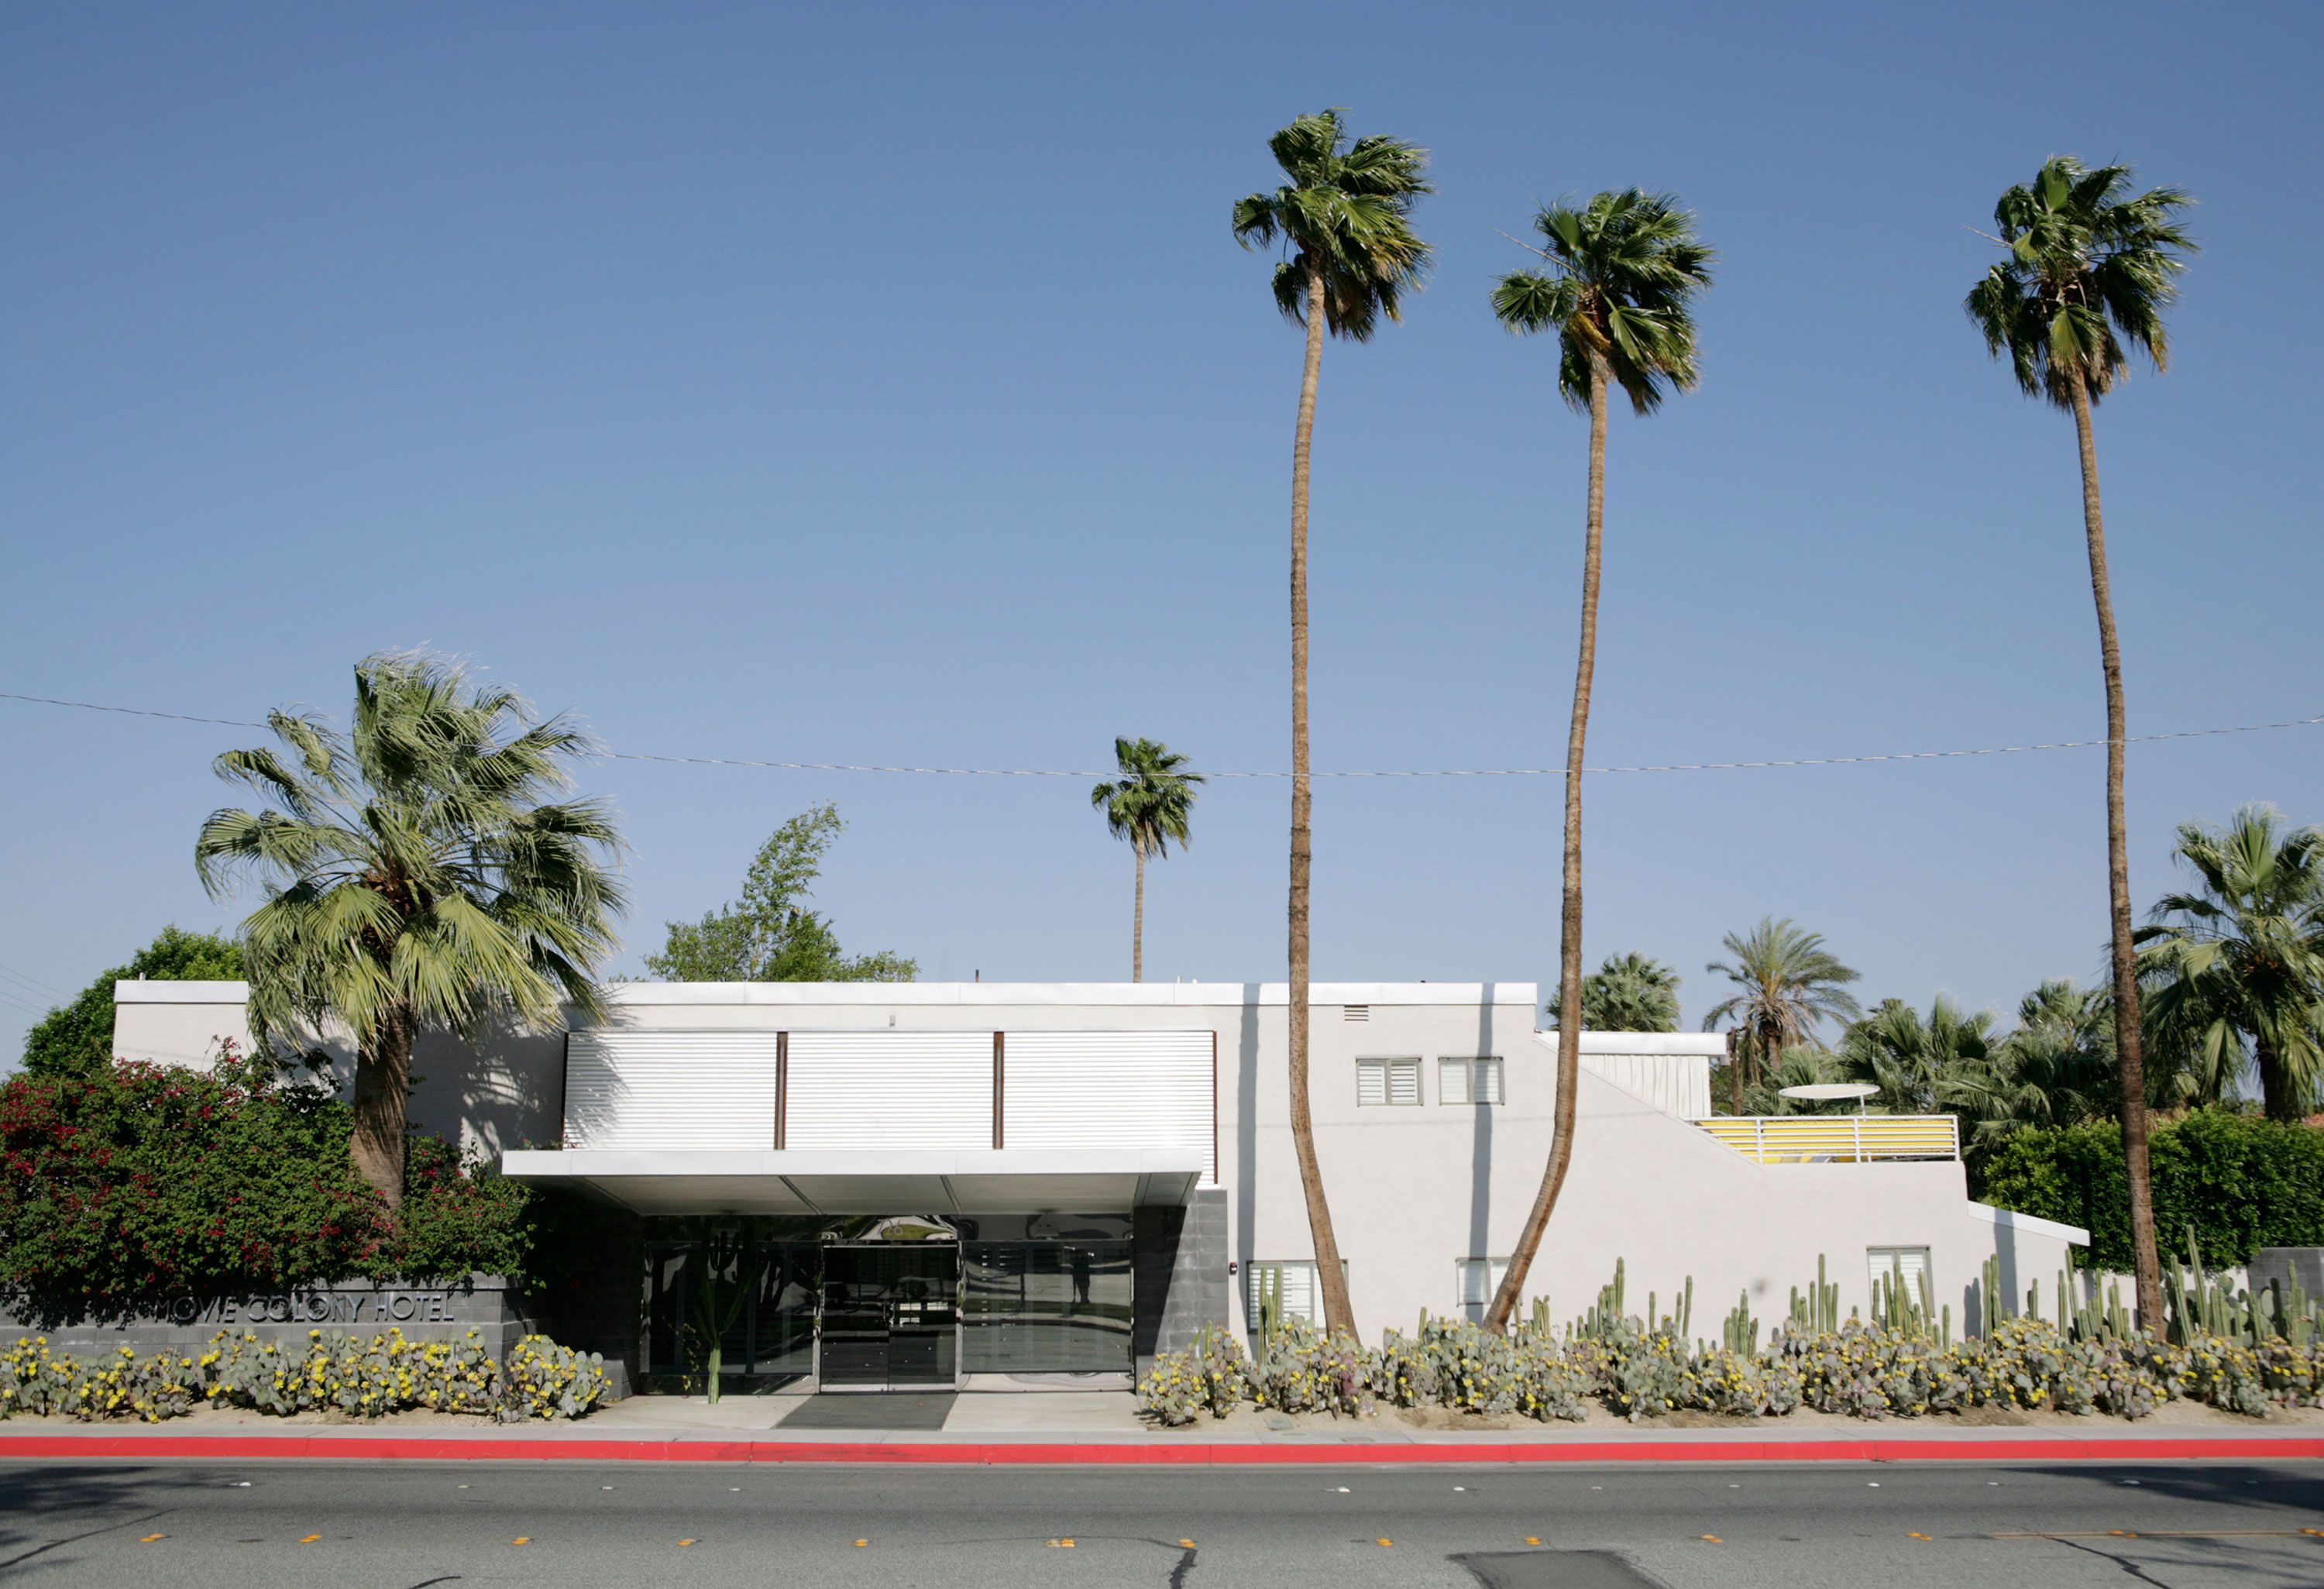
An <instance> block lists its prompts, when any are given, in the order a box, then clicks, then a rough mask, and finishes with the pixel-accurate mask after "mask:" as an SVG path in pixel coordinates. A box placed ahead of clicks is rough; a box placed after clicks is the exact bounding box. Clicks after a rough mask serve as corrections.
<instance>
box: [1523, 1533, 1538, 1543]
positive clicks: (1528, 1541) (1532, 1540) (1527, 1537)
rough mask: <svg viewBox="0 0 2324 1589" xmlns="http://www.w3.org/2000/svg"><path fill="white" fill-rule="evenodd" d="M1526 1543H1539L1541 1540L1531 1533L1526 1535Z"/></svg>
mask: <svg viewBox="0 0 2324 1589" xmlns="http://www.w3.org/2000/svg"><path fill="white" fill-rule="evenodd" d="M1540 1543H1541V1541H1540V1540H1538V1539H1536V1538H1534V1537H1533V1536H1532V1535H1531V1534H1527V1535H1526V1544H1528V1545H1538V1544H1540Z"/></svg>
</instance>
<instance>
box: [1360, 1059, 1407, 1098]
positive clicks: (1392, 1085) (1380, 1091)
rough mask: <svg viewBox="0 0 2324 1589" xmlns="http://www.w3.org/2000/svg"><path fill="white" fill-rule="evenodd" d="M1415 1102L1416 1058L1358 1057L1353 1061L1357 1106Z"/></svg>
mask: <svg viewBox="0 0 2324 1589" xmlns="http://www.w3.org/2000/svg"><path fill="white" fill-rule="evenodd" d="M1419 1102H1420V1061H1419V1060H1417V1059H1359V1060H1357V1061H1356V1103H1357V1104H1358V1106H1360V1107H1369V1106H1370V1105H1372V1104H1417V1103H1419Z"/></svg>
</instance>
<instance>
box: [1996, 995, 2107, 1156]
mask: <svg viewBox="0 0 2324 1589" xmlns="http://www.w3.org/2000/svg"><path fill="white" fill-rule="evenodd" d="M1995 1058H1996V1061H1997V1064H1998V1065H1999V1067H2001V1068H2002V1069H2004V1070H2005V1071H2006V1073H2007V1075H2008V1077H2009V1097H2008V1106H2007V1111H2006V1113H2007V1118H2008V1120H2009V1121H2010V1122H2014V1123H2016V1124H2024V1125H2080V1124H2082V1123H2084V1122H2089V1121H2093V1120H2103V1119H2107V1118H2109V1117H2111V1116H2113V1115H2115V1114H2116V1113H2119V1112H2120V1110H2121V1107H2122V1099H2121V1082H2120V1078H2119V1076H2118V1074H2117V1073H2116V1068H2115V1058H2114V1011H2113V1009H2112V1006H2111V1002H2110V1001H2109V1000H2108V999H2107V995H2106V993H2105V991H2104V990H2103V989H2098V988H2086V987H2080V986H2078V985H2076V984H2074V983H2072V982H2070V981H2068V980H2067V979H2065V978H2063V977H2051V978H2049V979H2047V980H2046V981H2044V982H2043V984H2042V985H2041V986H2039V987H2037V988H2035V989H2034V990H2033V992H2032V993H2028V994H2026V995H2025V996H2024V998H2023V999H2021V1000H2019V1001H2018V1003H2017V1028H2016V1030H2015V1031H2012V1032H2011V1033H2010V1034H2009V1035H2008V1036H2007V1037H2006V1038H2005V1039H2002V1041H2001V1044H2000V1046H1999V1047H1998V1049H1997V1050H1996V1054H1995Z"/></svg>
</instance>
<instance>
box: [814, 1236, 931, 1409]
mask: <svg viewBox="0 0 2324 1589" xmlns="http://www.w3.org/2000/svg"><path fill="white" fill-rule="evenodd" d="M959 1296H960V1248H959V1246H958V1245H957V1244H956V1243H951V1242H941V1243H938V1242H930V1243H880V1244H878V1245H863V1246H833V1247H826V1248H825V1249H824V1254H823V1328H822V1340H821V1349H822V1355H823V1362H822V1369H821V1379H822V1383H823V1387H824V1389H825V1390H851V1389H853V1390H918V1389H923V1388H926V1387H928V1386H932V1385H934V1386H946V1387H948V1386H950V1385H951V1384H953V1382H954V1372H953V1371H954V1363H955V1353H956V1351H957V1347H958V1343H959V1330H958V1323H959Z"/></svg>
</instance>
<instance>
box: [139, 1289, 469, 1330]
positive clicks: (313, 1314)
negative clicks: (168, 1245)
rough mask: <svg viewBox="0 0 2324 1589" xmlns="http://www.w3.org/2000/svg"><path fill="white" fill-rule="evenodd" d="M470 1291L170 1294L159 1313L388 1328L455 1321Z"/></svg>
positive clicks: (219, 1320)
mask: <svg viewBox="0 0 2324 1589" xmlns="http://www.w3.org/2000/svg"><path fill="white" fill-rule="evenodd" d="M468 1296H469V1293H468V1292H466V1291H465V1290H454V1289H450V1288H448V1287H439V1288H437V1289H410V1288H402V1287H398V1288H394V1289H379V1290H371V1289H364V1290H344V1291H342V1290H330V1289H321V1290H297V1291H271V1292H269V1291H257V1292H251V1293H248V1294H244V1295H235V1296H227V1297H193V1296H181V1297H173V1298H171V1299H170V1300H169V1301H168V1302H167V1303H166V1304H164V1306H163V1307H161V1309H160V1310H159V1312H158V1313H157V1314H156V1315H155V1316H156V1317H160V1318H165V1319H167V1320H169V1322H170V1323H171V1324H174V1325H214V1326H219V1327H221V1328H231V1327H233V1326H240V1325H296V1324H304V1325H316V1326H322V1325H334V1326H347V1327H367V1328H371V1329H383V1328H385V1327H386V1326H390V1325H403V1324H457V1323H459V1322H460V1321H461V1319H462V1317H463V1314H462V1312H461V1309H460V1304H461V1302H462V1301H464V1300H466V1299H467V1298H468Z"/></svg>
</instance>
